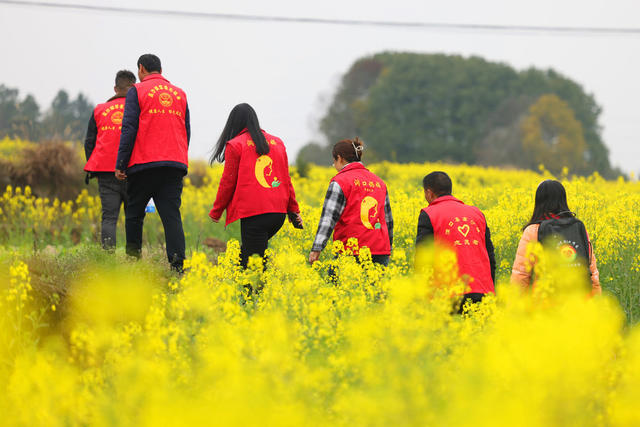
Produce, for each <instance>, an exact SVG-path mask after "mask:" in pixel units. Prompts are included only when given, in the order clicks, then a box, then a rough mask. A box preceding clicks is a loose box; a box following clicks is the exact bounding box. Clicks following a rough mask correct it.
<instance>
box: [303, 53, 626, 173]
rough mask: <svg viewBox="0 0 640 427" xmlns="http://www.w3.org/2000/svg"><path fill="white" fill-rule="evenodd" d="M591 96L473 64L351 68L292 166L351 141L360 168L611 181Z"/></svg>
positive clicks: (372, 60) (396, 56)
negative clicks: (537, 172)
mask: <svg viewBox="0 0 640 427" xmlns="http://www.w3.org/2000/svg"><path fill="white" fill-rule="evenodd" d="M601 111H602V109H601V107H600V106H599V105H598V104H597V103H596V101H595V99H594V97H593V95H591V94H588V93H585V91H584V89H583V88H582V87H581V86H580V85H579V84H578V83H576V82H574V81H572V80H571V79H569V78H567V77H564V76H562V75H561V74H559V73H557V72H556V71H554V70H551V69H549V70H539V69H535V68H530V69H527V70H524V71H517V70H515V69H514V68H512V67H511V66H509V65H506V64H503V63H495V62H489V61H486V60H484V59H482V58H479V57H470V58H465V57H462V56H457V55H444V54H414V53H395V52H385V53H379V54H376V55H373V56H368V57H365V58H361V59H359V60H357V61H356V62H355V63H354V64H353V65H352V66H351V68H350V69H349V70H348V71H347V72H346V74H344V76H343V77H342V80H341V82H340V84H339V87H338V88H337V91H336V93H335V95H334V97H333V100H332V102H331V104H330V105H329V107H328V109H327V112H326V114H325V115H324V117H323V118H322V119H321V121H320V125H319V128H320V131H321V137H322V139H323V140H321V141H316V142H312V143H309V144H307V145H306V146H305V147H303V149H302V150H301V151H300V153H299V155H298V161H299V163H305V162H314V163H318V164H326V159H327V157H328V156H329V148H328V147H329V146H331V145H332V144H333V143H335V142H336V141H338V140H340V139H343V138H347V137H353V136H355V135H358V136H360V137H362V138H363V139H364V141H365V144H366V145H367V153H368V154H367V156H368V160H369V161H376V160H391V161H396V162H402V163H404V162H425V161H448V162H455V163H467V164H480V165H492V166H510V167H518V168H531V169H537V168H538V167H539V165H540V164H544V165H545V167H546V168H547V169H548V170H550V171H551V172H554V173H559V172H560V171H561V170H562V168H563V167H565V166H566V167H568V168H569V169H570V171H571V172H572V173H578V174H590V173H592V172H595V171H598V172H599V173H600V174H602V175H603V176H605V177H613V176H615V175H617V174H618V173H619V171H616V170H614V169H613V168H612V167H611V165H610V163H609V152H608V149H607V147H606V146H605V144H604V142H603V141H602V136H601V129H600V125H599V124H598V118H599V115H600V113H601Z"/></svg>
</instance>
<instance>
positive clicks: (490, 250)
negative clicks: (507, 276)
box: [484, 226, 496, 285]
mask: <svg viewBox="0 0 640 427" xmlns="http://www.w3.org/2000/svg"><path fill="white" fill-rule="evenodd" d="M484 242H485V246H486V247H487V255H489V265H490V266H491V280H493V283H494V285H495V283H496V254H495V249H494V247H493V242H492V241H491V231H490V230H489V226H487V227H486V228H485V231H484Z"/></svg>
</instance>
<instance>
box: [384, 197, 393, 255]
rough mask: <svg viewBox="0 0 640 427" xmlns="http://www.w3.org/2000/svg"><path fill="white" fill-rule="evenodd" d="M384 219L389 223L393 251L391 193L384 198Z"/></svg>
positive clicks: (390, 244) (390, 246) (388, 228)
mask: <svg viewBox="0 0 640 427" xmlns="http://www.w3.org/2000/svg"><path fill="white" fill-rule="evenodd" d="M384 219H385V222H386V223H387V230H388V231H389V248H390V249H391V250H393V215H392V214H391V201H390V200H389V192H387V195H386V196H385V198H384Z"/></svg>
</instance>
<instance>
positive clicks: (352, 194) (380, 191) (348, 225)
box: [331, 162, 391, 255]
mask: <svg viewBox="0 0 640 427" xmlns="http://www.w3.org/2000/svg"><path fill="white" fill-rule="evenodd" d="M331 181H332V182H336V183H338V185H340V189H341V190H342V193H343V194H344V197H345V199H346V204H345V208H344V211H343V212H342V215H341V216H340V219H339V220H338V221H337V223H336V225H335V229H334V232H333V238H334V240H340V241H342V242H343V244H345V246H346V245H347V242H348V241H349V238H351V237H355V238H356V239H358V246H359V247H368V248H369V250H370V251H371V254H372V255H389V254H390V253H391V242H390V239H389V230H388V228H387V219H386V213H385V209H384V206H385V203H386V197H387V186H386V184H385V183H384V181H383V180H382V179H380V178H379V177H378V176H376V175H375V174H374V173H372V172H371V171H369V170H368V169H367V168H365V167H364V165H363V164H362V163H360V162H354V163H350V164H348V165H347V166H345V167H344V168H343V169H342V170H341V171H340V172H338V174H337V175H336V176H335V177H333V179H332V180H331ZM354 253H355V254H357V253H358V250H357V248H354Z"/></svg>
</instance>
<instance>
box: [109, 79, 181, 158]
mask: <svg viewBox="0 0 640 427" xmlns="http://www.w3.org/2000/svg"><path fill="white" fill-rule="evenodd" d="M135 87H136V90H137V91H138V103H139V104H140V119H139V122H138V134H137V136H136V142H135V145H134V146H133V152H132V153H131V159H130V160H129V165H128V167H131V166H134V165H138V164H143V163H151V162H162V161H171V162H179V163H184V164H185V165H188V163H189V161H188V155H187V152H188V150H189V142H188V141H187V130H186V128H185V114H186V111H187V96H186V95H185V93H184V91H183V90H182V89H180V88H179V87H177V86H173V85H172V84H171V83H169V81H168V80H167V79H165V78H164V77H162V75H160V74H150V75H148V76H147V77H145V78H144V80H143V81H142V82H140V83H136V85H135ZM114 164H115V163H114Z"/></svg>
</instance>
